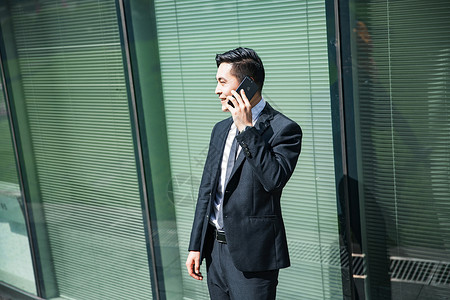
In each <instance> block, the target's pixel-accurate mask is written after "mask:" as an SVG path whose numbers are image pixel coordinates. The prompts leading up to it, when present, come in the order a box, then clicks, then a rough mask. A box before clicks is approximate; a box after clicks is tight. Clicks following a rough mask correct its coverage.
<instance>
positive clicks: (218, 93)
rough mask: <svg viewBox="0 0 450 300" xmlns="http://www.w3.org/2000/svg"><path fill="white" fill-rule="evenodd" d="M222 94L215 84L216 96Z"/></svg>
mask: <svg viewBox="0 0 450 300" xmlns="http://www.w3.org/2000/svg"><path fill="white" fill-rule="evenodd" d="M221 93H222V92H221V90H220V85H219V84H217V85H216V94H217V95H220V94H221Z"/></svg>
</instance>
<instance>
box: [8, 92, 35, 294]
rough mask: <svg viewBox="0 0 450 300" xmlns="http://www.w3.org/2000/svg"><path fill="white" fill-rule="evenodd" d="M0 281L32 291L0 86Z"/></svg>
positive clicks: (33, 285)
mask: <svg viewBox="0 0 450 300" xmlns="http://www.w3.org/2000/svg"><path fill="white" fill-rule="evenodd" d="M0 92H1V95H0V253H1V255H0V281H4V282H6V283H8V284H11V285H13V286H15V287H18V288H20V289H22V290H25V291H27V292H30V293H33V294H36V285H35V281H34V272H33V266H32V262H31V253H30V245H29V243H28V234H27V229H26V225H25V217H24V206H23V199H22V195H21V192H20V187H19V184H18V180H17V169H16V162H15V159H14V151H13V146H12V143H11V134H10V128H9V121H8V117H7V111H6V105H5V99H4V97H3V91H1V87H0Z"/></svg>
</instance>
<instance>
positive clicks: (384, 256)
mask: <svg viewBox="0 0 450 300" xmlns="http://www.w3.org/2000/svg"><path fill="white" fill-rule="evenodd" d="M356 3H357V4H356V6H355V7H356V15H355V22H354V30H353V32H354V47H355V49H357V50H356V57H357V59H356V61H355V62H356V65H357V72H358V77H357V79H356V80H355V83H356V85H357V87H358V95H357V100H356V105H355V111H356V115H358V120H359V121H357V123H356V128H357V129H358V130H359V134H358V135H359V141H360V144H359V145H358V146H359V148H360V149H359V153H360V154H361V155H360V157H359V160H360V162H361V169H360V172H359V176H360V178H359V182H360V199H361V200H362V201H364V206H363V207H364V210H363V212H362V214H363V216H362V222H363V223H364V226H363V228H365V232H363V237H365V238H363V252H364V254H365V255H366V258H367V261H366V262H367V280H366V289H368V291H367V292H366V294H367V293H368V295H369V296H370V299H400V298H402V299H444V298H441V297H442V296H443V295H447V296H448V295H449V294H450V293H449V292H450V282H449V279H448V271H445V270H448V269H449V266H450V226H449V224H450V213H449V212H450V202H449V201H448V199H450V184H449V182H450V176H449V172H448V169H449V163H450V159H449V158H450V150H449V147H448V145H449V144H450V135H449V132H450V122H449V118H448V116H449V112H450V101H449V100H450V99H449V98H450V95H449V93H448V89H449V87H450V77H449V74H450V73H449V71H450V42H449V40H448V39H446V38H444V37H445V36H447V35H448V32H449V30H450V23H449V22H448V19H449V18H450V5H449V3H448V1H439V0H432V1H427V3H426V5H425V4H424V2H423V1H418V0H415V1H402V0H400V1H372V0H365V1H356ZM405 7H407V8H408V9H407V10H405ZM443 278H444V279H445V280H442V279H443Z"/></svg>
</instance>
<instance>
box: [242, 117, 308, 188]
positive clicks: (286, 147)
mask: <svg viewBox="0 0 450 300" xmlns="http://www.w3.org/2000/svg"><path fill="white" fill-rule="evenodd" d="M279 123H281V124H277V126H272V129H273V130H274V133H273V138H272V139H271V140H270V143H269V142H268V141H266V140H265V139H264V138H263V137H262V136H261V135H260V133H259V131H258V130H257V129H256V128H255V127H252V128H251V129H249V130H246V131H244V132H243V133H242V134H239V135H237V137H236V139H237V141H238V143H239V144H240V145H241V147H242V151H243V152H244V155H245V156H246V159H247V161H248V163H249V164H250V165H251V166H252V168H253V170H254V173H255V176H256V177H257V178H258V179H259V181H260V182H261V184H262V186H263V187H264V189H265V190H266V191H267V192H272V191H275V190H278V189H282V188H283V187H284V186H285V185H286V183H287V182H288V180H289V178H290V177H291V175H292V173H293V172H294V168H295V166H296V164H297V160H298V157H299V155H300V150H301V140H302V131H301V128H300V126H299V125H298V124H297V123H295V122H293V121H291V120H280V122H279Z"/></svg>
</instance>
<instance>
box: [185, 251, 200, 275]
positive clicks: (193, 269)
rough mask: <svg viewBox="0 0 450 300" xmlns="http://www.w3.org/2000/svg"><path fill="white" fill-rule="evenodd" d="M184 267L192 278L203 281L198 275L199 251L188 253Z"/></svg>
mask: <svg viewBox="0 0 450 300" xmlns="http://www.w3.org/2000/svg"><path fill="white" fill-rule="evenodd" d="M186 267H187V269H188V272H189V275H191V277H192V278H195V279H197V280H203V275H202V273H200V251H189V255H188V258H187V260H186Z"/></svg>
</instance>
